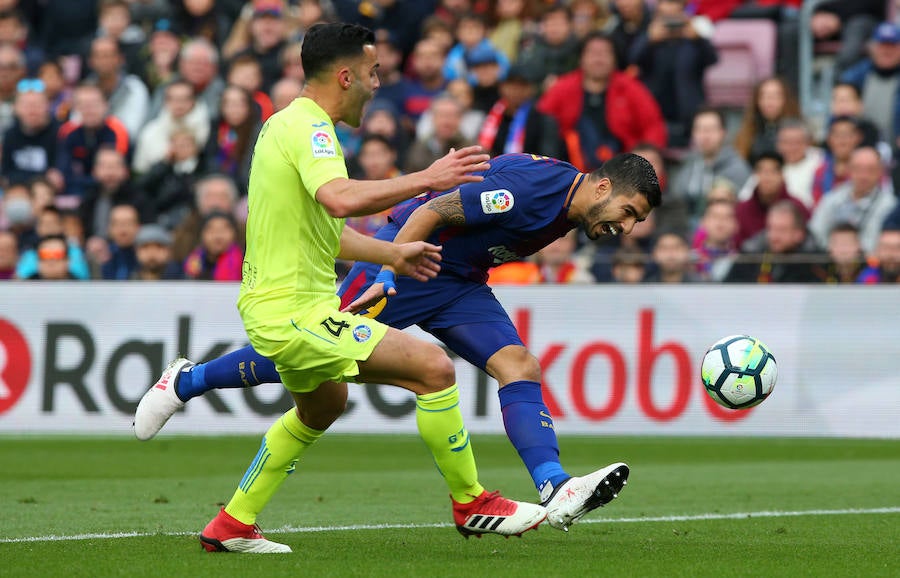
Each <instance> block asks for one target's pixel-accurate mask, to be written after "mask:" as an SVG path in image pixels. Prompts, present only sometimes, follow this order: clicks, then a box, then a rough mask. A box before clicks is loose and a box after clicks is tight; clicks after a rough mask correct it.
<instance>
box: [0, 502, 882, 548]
mask: <svg viewBox="0 0 900 578" xmlns="http://www.w3.org/2000/svg"><path fill="white" fill-rule="evenodd" d="M867 514H900V506H894V507H885V508H849V509H844V510H799V511H793V512H792V511H777V510H774V511H767V510H763V511H760V512H735V513H732V514H716V513H710V514H692V515H684V516H656V517H652V518H592V519H588V520H582V521H580V522H578V524H579V525H581V524H632V523H640V522H650V523H655V522H699V521H706V520H747V519H752V518H791V517H799V516H860V515H867ZM451 527H453V525H452V524H443V523H442V524H353V525H349V526H282V527H281V528H275V529H271V530H267V533H269V534H288V533H304V532H359V531H363V530H414V529H420V528H451ZM196 533H197V532H196V531H193V532H112V533H97V534H72V535H58V534H50V535H48V536H25V537H22V538H0V544H17V543H22V542H64V541H70V540H110V539H115V538H146V537H150V536H190V535H194V534H196Z"/></svg>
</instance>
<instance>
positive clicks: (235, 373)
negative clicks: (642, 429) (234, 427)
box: [175, 345, 281, 401]
mask: <svg viewBox="0 0 900 578" xmlns="http://www.w3.org/2000/svg"><path fill="white" fill-rule="evenodd" d="M280 382H281V377H280V376H279V375H278V372H277V371H275V364H274V363H272V361H270V360H269V359H268V358H266V357H263V356H262V355H260V354H259V353H257V352H256V350H254V349H253V348H252V347H251V346H249V345H248V346H247V347H244V348H242V349H238V350H237V351H233V352H231V353H227V354H225V355H223V356H222V357H218V358H216V359H213V360H212V361H209V362H207V363H199V364H197V365H195V366H193V367H191V368H190V369H189V370H188V371H182V372H181V375H180V376H179V377H178V383H177V384H176V386H175V393H176V394H177V395H178V397H179V399H181V401H187V400H189V399H191V398H192V397H197V396H198V395H203V394H204V393H206V392H207V391H209V390H211V389H229V388H237V387H251V386H254V385H259V384H260V383H280Z"/></svg>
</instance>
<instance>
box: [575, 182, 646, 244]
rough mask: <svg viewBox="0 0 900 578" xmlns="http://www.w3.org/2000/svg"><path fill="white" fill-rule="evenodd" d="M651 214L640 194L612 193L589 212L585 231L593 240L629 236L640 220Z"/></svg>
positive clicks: (585, 220) (595, 204)
mask: <svg viewBox="0 0 900 578" xmlns="http://www.w3.org/2000/svg"><path fill="white" fill-rule="evenodd" d="M649 212H650V205H649V204H648V203H647V200H646V199H645V198H644V197H643V196H641V195H638V194H632V195H627V194H621V193H620V194H616V193H613V192H611V191H610V193H609V194H608V195H607V196H606V197H605V198H604V199H603V200H602V201H597V202H596V203H594V205H592V206H591V208H590V209H588V211H587V216H586V217H585V219H584V230H585V233H586V234H587V236H588V237H589V238H590V239H592V240H595V239H599V238H600V237H602V236H603V235H613V236H615V235H628V234H629V233H631V230H632V229H633V228H634V226H635V224H636V223H637V222H638V221H639V220H644V219H645V218H646V217H647V214H648V213H649Z"/></svg>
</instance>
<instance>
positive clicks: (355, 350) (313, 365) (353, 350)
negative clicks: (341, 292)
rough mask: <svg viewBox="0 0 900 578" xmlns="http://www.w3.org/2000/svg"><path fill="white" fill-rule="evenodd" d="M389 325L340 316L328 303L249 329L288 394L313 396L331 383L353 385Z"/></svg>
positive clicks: (250, 335)
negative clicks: (348, 383)
mask: <svg viewBox="0 0 900 578" xmlns="http://www.w3.org/2000/svg"><path fill="white" fill-rule="evenodd" d="M387 330H388V326H387V325H385V324H383V323H379V322H378V321H375V320H374V319H369V318H367V317H363V316H361V315H351V314H350V313H341V312H340V311H338V309H337V308H335V307H334V304H333V303H329V302H323V303H319V304H317V305H312V306H311V307H310V308H308V309H303V310H299V311H298V312H297V313H296V315H295V316H293V317H291V318H287V319H285V320H283V321H279V322H273V323H267V324H265V325H261V326H256V327H253V328H252V329H251V328H248V329H247V335H248V337H249V338H250V343H251V344H252V345H253V348H254V349H256V351H257V352H258V353H260V354H262V355H264V356H265V357H268V358H269V359H271V360H272V361H274V362H275V368H276V369H277V370H278V373H279V374H280V375H281V381H282V383H283V384H284V387H285V388H287V390H288V391H293V392H297V393H305V392H308V391H313V390H315V389H316V388H317V387H319V385H320V384H321V383H324V382H326V381H353V377H355V376H357V375H359V365H358V364H357V361H365V360H366V359H368V358H369V356H370V355H372V352H373V351H374V350H375V347H376V346H377V345H378V343H380V342H381V340H382V339H383V338H384V335H385V334H386V333H387Z"/></svg>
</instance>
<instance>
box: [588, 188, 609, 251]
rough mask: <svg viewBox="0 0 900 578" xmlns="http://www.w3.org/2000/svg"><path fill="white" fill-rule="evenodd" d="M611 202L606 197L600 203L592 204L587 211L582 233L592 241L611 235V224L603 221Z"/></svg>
mask: <svg viewBox="0 0 900 578" xmlns="http://www.w3.org/2000/svg"><path fill="white" fill-rule="evenodd" d="M611 200H612V197H611V196H609V197H606V198H605V199H603V200H602V201H600V202H597V203H594V204H593V205H592V206H591V208H590V209H589V210H588V213H587V216H586V217H585V219H584V232H585V233H586V234H587V236H588V238H590V239H591V240H592V241H593V240H597V239H599V238H600V237H602V236H603V235H608V234H611V233H610V229H609V226H610V225H611V223H609V222H607V221H606V220H605V219H607V215H606V213H607V212H608V211H607V208H608V207H609V203H610V201H611Z"/></svg>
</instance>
